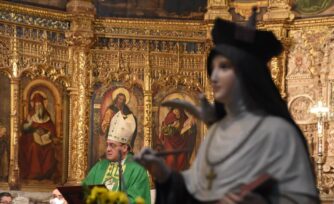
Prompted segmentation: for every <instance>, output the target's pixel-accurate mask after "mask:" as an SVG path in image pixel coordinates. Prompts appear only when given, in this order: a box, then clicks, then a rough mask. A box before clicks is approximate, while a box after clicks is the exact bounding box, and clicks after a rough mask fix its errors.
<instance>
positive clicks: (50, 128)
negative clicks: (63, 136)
mask: <svg viewBox="0 0 334 204" xmlns="http://www.w3.org/2000/svg"><path fill="white" fill-rule="evenodd" d="M29 98H30V102H29V104H30V108H29V112H28V114H27V117H26V118H25V121H24V122H23V127H22V136H21V138H20V144H19V145H20V154H19V156H20V158H19V161H20V168H21V171H20V172H21V175H22V178H23V179H32V180H43V179H52V176H53V175H54V174H55V172H56V169H57V168H56V166H57V162H56V158H55V145H54V140H55V138H56V126H55V123H54V121H53V120H52V118H51V114H50V113H49V111H48V110H47V107H48V106H47V104H46V103H47V101H48V100H47V95H46V94H45V93H43V92H41V91H36V92H33V93H32V94H31V97H29Z"/></svg>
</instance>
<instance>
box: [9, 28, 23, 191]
mask: <svg viewBox="0 0 334 204" xmlns="http://www.w3.org/2000/svg"><path fill="white" fill-rule="evenodd" d="M10 46H11V51H12V56H11V66H12V73H11V80H10V134H11V138H10V162H9V178H8V183H9V187H10V188H11V189H18V187H19V180H20V171H19V164H18V161H19V160H18V154H19V152H18V139H19V79H18V67H17V64H18V50H17V37H16V27H15V26H14V35H13V38H12V39H11V45H10Z"/></svg>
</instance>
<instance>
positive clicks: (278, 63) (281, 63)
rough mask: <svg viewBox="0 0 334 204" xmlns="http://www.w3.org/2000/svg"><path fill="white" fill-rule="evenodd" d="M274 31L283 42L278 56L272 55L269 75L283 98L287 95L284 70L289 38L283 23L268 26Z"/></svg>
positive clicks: (285, 69)
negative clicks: (281, 50)
mask: <svg viewBox="0 0 334 204" xmlns="http://www.w3.org/2000/svg"><path fill="white" fill-rule="evenodd" d="M268 30H271V31H272V32H274V33H275V35H276V37H277V38H278V39H280V41H281V42H282V44H283V49H284V50H283V52H282V54H281V55H280V56H278V57H274V58H273V59H272V60H271V62H270V65H269V66H270V71H271V76H272V78H273V80H274V82H275V84H276V86H277V88H278V89H279V91H280V93H281V96H282V97H283V98H286V97H287V93H286V79H285V77H286V72H287V59H288V52H289V47H290V40H289V38H288V36H287V35H288V34H287V29H286V28H284V24H276V25H274V26H273V27H270V28H268Z"/></svg>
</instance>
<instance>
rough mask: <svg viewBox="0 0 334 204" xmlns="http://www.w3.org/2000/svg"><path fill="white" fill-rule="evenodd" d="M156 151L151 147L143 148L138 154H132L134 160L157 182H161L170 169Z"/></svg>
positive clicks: (164, 179) (168, 174) (166, 176)
mask: <svg viewBox="0 0 334 204" xmlns="http://www.w3.org/2000/svg"><path fill="white" fill-rule="evenodd" d="M156 153H157V152H156V151H154V150H152V149H151V148H143V149H142V150H141V151H140V153H139V154H138V155H136V156H134V160H135V161H136V162H138V163H139V164H141V165H142V166H144V167H145V168H146V169H147V170H148V171H149V172H150V174H151V175H152V176H153V177H154V179H155V180H156V181H157V182H159V183H163V182H165V181H166V180H167V179H168V177H169V176H170V174H171V170H170V168H169V167H168V166H167V165H166V164H165V162H164V160H163V159H162V158H161V157H158V156H157V155H156Z"/></svg>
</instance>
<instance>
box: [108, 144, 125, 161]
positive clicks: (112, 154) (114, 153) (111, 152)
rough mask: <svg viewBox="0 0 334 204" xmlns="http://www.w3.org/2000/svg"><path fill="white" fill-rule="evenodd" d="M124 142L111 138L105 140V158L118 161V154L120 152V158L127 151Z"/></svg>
mask: <svg viewBox="0 0 334 204" xmlns="http://www.w3.org/2000/svg"><path fill="white" fill-rule="evenodd" d="M127 150H128V148H127V146H126V144H123V143H120V142H116V141H113V140H109V139H108V140H107V141H106V158H107V159H108V160H110V161H112V162H116V161H118V154H119V153H121V157H122V159H124V157H125V156H126V153H127Z"/></svg>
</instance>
